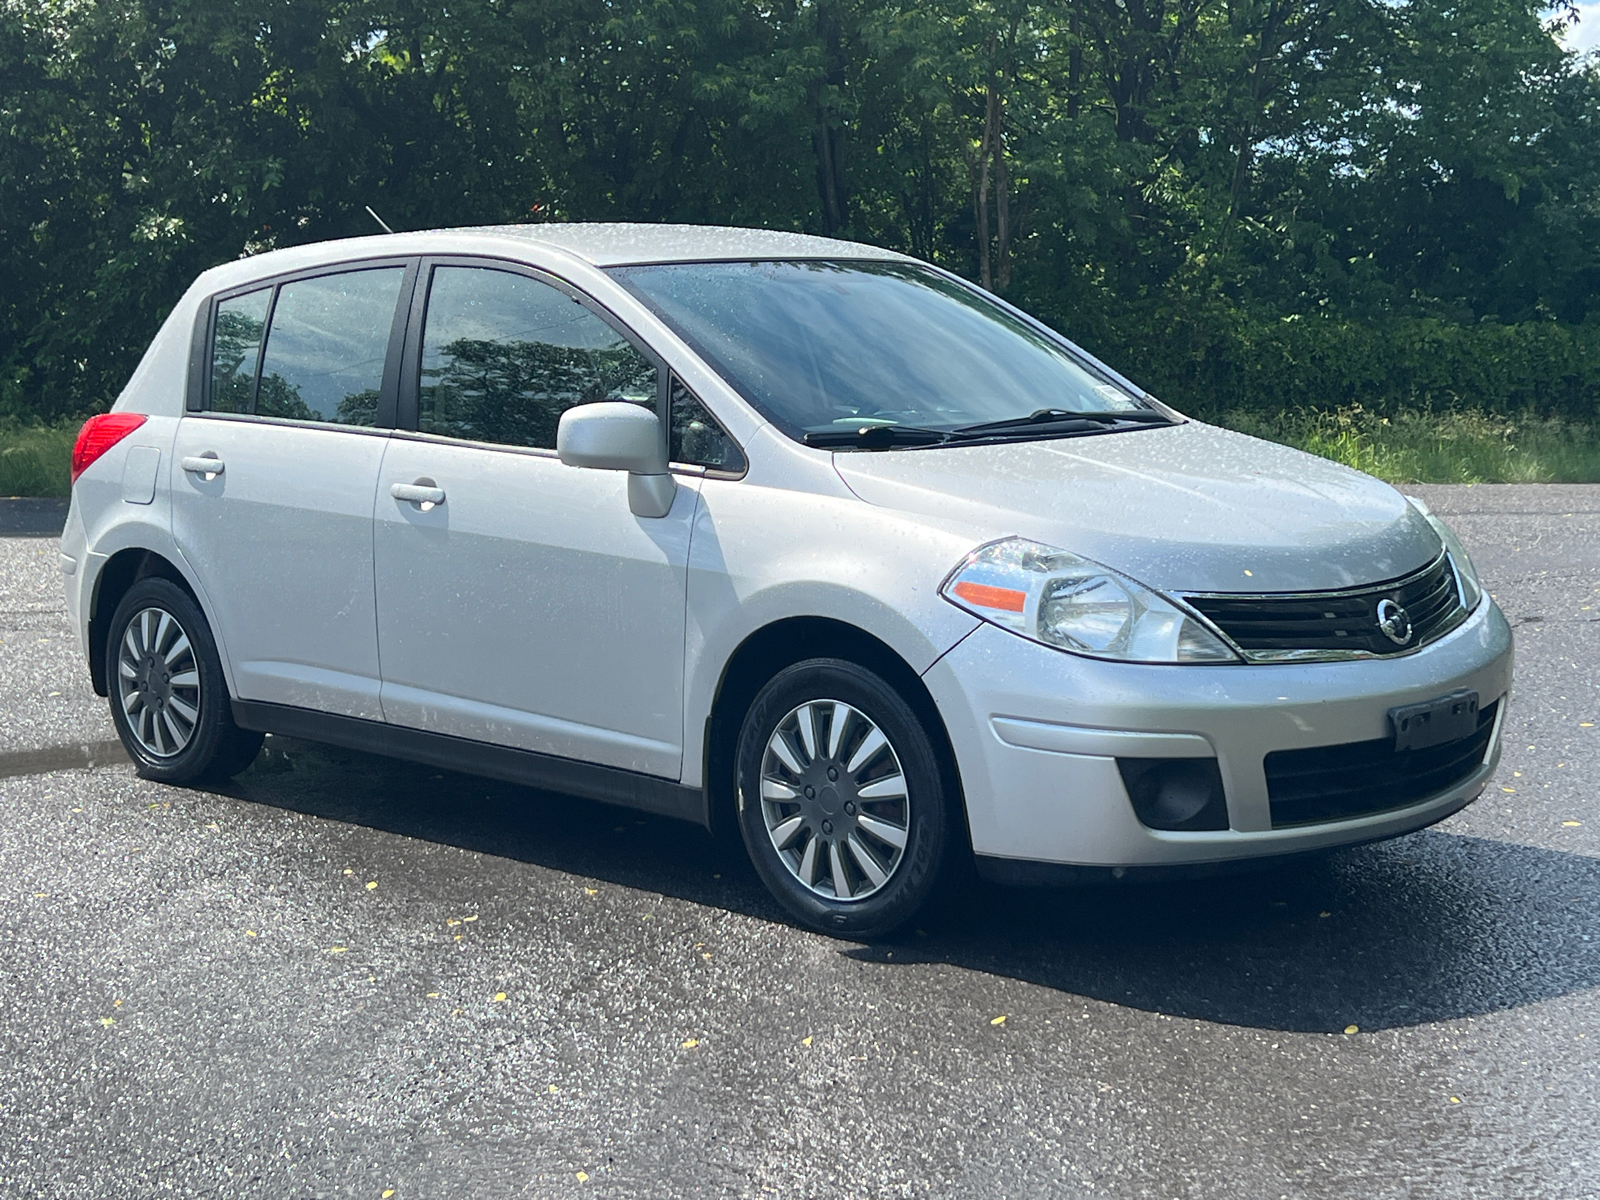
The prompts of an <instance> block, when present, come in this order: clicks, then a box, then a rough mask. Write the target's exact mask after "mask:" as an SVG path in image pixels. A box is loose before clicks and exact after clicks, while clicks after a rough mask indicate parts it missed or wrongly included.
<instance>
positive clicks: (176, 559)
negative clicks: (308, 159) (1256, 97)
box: [61, 225, 1511, 936]
mask: <svg viewBox="0 0 1600 1200" xmlns="http://www.w3.org/2000/svg"><path fill="white" fill-rule="evenodd" d="M73 477H74V484H73V500H72V509H71V513H70V515H69V517H68V520H67V527H66V531H65V534H64V537H63V542H62V557H61V569H62V571H63V572H64V573H65V575H66V584H67V598H68V603H69V606H70V609H71V612H72V614H73V616H74V619H75V620H76V622H77V626H78V629H79V630H80V633H81V638H82V646H83V649H84V652H85V653H86V655H87V657H88V661H89V668H90V672H91V674H92V677H93V680H94V686H95V688H96V690H97V691H99V692H100V693H101V694H108V693H109V696H110V701H111V712H112V715H113V718H114V720H115V722H116V726H117V729H118V731H119V732H120V734H121V736H122V739H123V742H124V743H125V744H126V746H127V749H128V753H129V754H130V755H132V756H133V759H134V761H135V763H136V764H137V766H138V769H139V770H140V772H141V773H143V774H144V775H146V776H148V777H150V778H153V779H161V780H167V781H171V782H175V783H183V782H187V781H191V780H197V779H200V778H202V777H206V776H210V777H213V778H216V777H222V776H226V775H228V774H230V773H233V772H237V771H239V770H240V769H242V768H243V767H244V766H245V765H246V764H247V763H248V762H249V761H250V760H251V758H252V757H253V756H254V755H255V753H256V751H257V749H258V748H259V746H260V743H261V736H262V733H263V732H264V731H265V732H273V733H282V734H288V735H293V736H297V737H302V738H310V739H315V740H320V741H325V742H332V743H338V744H342V745H345V746H351V747H357V748H360V749H363V750H371V751H377V752H380V753H385V754H393V755H398V756H402V757H406V758H410V759H415V760H418V761H421V762H425V763H431V764H434V765H437V766H442V767H450V768H456V769H459V770H464V771H471V772H477V773H481V774H485V775H493V776H498V777H501V778H505V779H511V780H517V781H523V782H527V783H534V784H538V785H541V786H544V787H548V788H554V789H557V790H560V791H563V792H567V793H571V794H576V795H583V796H589V797H594V798H598V799H601V800H605V801H611V802H614V803H619V804H627V805H633V806H636V807H639V808H643V809H647V810H650V811H652V812H657V813H666V814H671V815H674V816H679V817H684V818H687V819H689V820H693V821H697V822H701V823H704V824H706V825H708V826H711V827H713V828H715V827H717V826H719V825H720V824H724V823H727V824H729V825H731V824H735V823H736V824H737V826H738V828H739V829H740V831H741V833H742V835H743V839H744V842H745V845H746V847H747V848H748V850H749V853H750V856H751V858H752V859H753V861H754V863H755V865H756V867H757V869H758V870H759V871H760V873H761V876H762V877H763V879H764V880H765V881H766V882H767V884H768V885H769V886H770V887H771V888H772V891H773V892H774V894H775V895H776V896H777V897H778V899H779V900H780V901H782V903H783V904H784V905H785V906H786V907H787V908H788V910H789V911H790V912H792V913H793V914H794V915H795V916H796V917H797V918H798V919H799V920H801V921H803V922H805V923H807V924H809V925H812V926H814V927H817V928H820V929H825V930H829V931H835V932H840V933H845V934H850V935H857V936H865V935H873V934H878V933H882V932H885V931H887V930H889V929H891V928H893V927H895V926H897V925H899V924H901V923H903V922H904V921H906V920H907V919H908V918H910V916H911V915H912V914H913V913H914V912H915V911H916V909H917V908H918V906H919V905H920V904H921V903H922V902H923V901H924V900H925V899H926V897H927V896H928V894H929V892H930V890H931V889H932V888H933V887H934V886H935V883H936V880H937V878H938V876H939V874H940V870H941V867H942V866H943V865H945V864H946V863H947V862H948V861H950V860H951V859H952V856H955V855H965V854H968V853H970V854H973V855H975V856H976V862H977V864H978V867H979V869H980V871H981V872H982V873H984V874H985V875H987V876H989V877H991V878H998V879H1003V880H1011V881H1048V880H1050V879H1053V878H1061V877H1071V876H1074V875H1082V874H1084V873H1085V870H1086V869H1092V870H1091V871H1090V873H1094V872H1095V871H1109V872H1110V873H1113V874H1116V875H1121V874H1123V873H1124V871H1125V870H1126V869H1127V868H1130V867H1145V866H1154V867H1170V866H1175V865H1196V864H1202V865H1210V864H1217V863H1223V862H1228V861H1231V860H1239V859H1245V858H1253V857H1260V856H1267V855H1280V854H1287V853H1293V852H1297V851H1306V850H1313V849H1320V848H1325V847H1330V846H1336V845H1340V844H1345V843H1352V842H1360V841H1368V840H1372V839H1376V838H1383V837H1392V836H1394V835H1397V834H1403V833H1406V832H1408V831H1410V830H1414V829H1418V828H1421V827H1422V826H1425V825H1429V824H1431V823H1433V822H1435V821H1438V820H1439V819H1441V818H1442V817H1444V816H1447V815H1448V814H1450V813H1452V812H1455V811H1456V810H1457V809H1460V808H1461V807H1463V806H1464V805H1466V804H1467V803H1469V802H1470V801H1471V800H1472V799H1473V798H1474V797H1475V796H1477V794H1478V793H1479V792H1480V791H1481V790H1482V789H1483V786H1484V784H1485V782H1486V781H1487V780H1488V778H1489V776H1490V774H1491V772H1492V771H1493V769H1494V766H1495V764H1496V762H1497V760H1498V756H1499V733H1500V726H1501V722H1502V721H1503V720H1504V715H1505V703H1506V698H1507V695H1508V691H1509V688H1510V684H1511V634H1510V630H1509V628H1508V627H1507V624H1506V621H1505V619H1504V617H1503V616H1502V615H1501V613H1500V612H1499V610H1498V609H1497V608H1496V606H1495V604H1494V603H1493V601H1492V600H1491V599H1489V598H1488V597H1487V596H1485V595H1483V593H1482V590H1481V588H1480V587H1479V585H1478V581H1477V579H1476V577H1475V575H1474V573H1473V568H1472V564H1471V562H1470V561H1469V560H1468V558H1467V555H1466V554H1465V553H1464V552H1463V550H1462V548H1461V546H1460V544H1459V542H1457V540H1456V539H1455V537H1454V536H1453V535H1452V534H1451V532H1450V531H1449V530H1448V529H1447V528H1446V527H1445V526H1444V525H1443V524H1442V523H1441V522H1439V521H1438V520H1437V519H1435V518H1434V517H1432V516H1431V515H1430V514H1429V512H1428V510H1427V508H1426V507H1425V506H1423V505H1422V504H1421V503H1419V502H1418V501H1415V500H1410V501H1408V500H1407V499H1406V498H1405V497H1403V496H1401V495H1400V494H1399V493H1397V492H1395V491H1394V490H1393V489H1392V488H1390V487H1388V486H1387V485H1385V484H1382V483H1379V482H1377V481H1376V480H1373V479H1370V478H1368V477H1366V476H1364V475H1361V474H1358V473H1357V472H1354V471H1350V470H1347V469H1345V468H1343V467H1340V466H1336V465H1334V464H1332V463H1329V462H1325V461H1323V460H1321V459H1318V458H1313V457H1311V456H1309V455H1305V454H1301V453H1298V452H1296V451H1293V450H1288V449H1285V448H1282V447H1279V446H1275V445H1270V444H1268V443H1265V442H1260V441H1255V440H1252V439H1250V438H1247V437H1242V436H1240V435H1238V434H1234V433H1229V432H1226V431H1224V430H1221V429H1217V428H1214V427H1211V426H1208V425H1204V424H1201V423H1199V422H1196V421H1191V420H1187V419H1185V418H1184V417H1182V416H1181V415H1179V414H1178V413H1176V412H1174V411H1173V410H1171V409H1170V408H1167V407H1166V406H1164V405H1162V404H1160V403H1158V402H1157V401H1156V400H1154V399H1153V398H1152V397H1150V396H1148V395H1146V394H1145V393H1144V392H1143V391H1142V390H1140V389H1139V388H1138V387H1137V386H1135V385H1134V384H1133V383H1131V382H1129V381H1128V380H1127V379H1125V378H1124V377H1123V376H1122V375H1120V374H1118V373H1117V372H1116V371H1113V370H1111V369H1110V368H1109V367H1107V366H1105V365H1104V364H1102V363H1100V362H1098V361H1096V360H1095V359H1094V358H1093V357H1091V356H1090V355H1088V354H1085V353H1084V352H1083V351H1082V350H1080V349H1078V348H1077V347H1076V346H1074V345H1073V344H1072V343H1070V342H1068V341H1066V340H1065V339H1064V338H1062V337H1061V336H1060V335H1059V334H1057V333H1055V332H1053V331H1052V330H1050V329H1049V328H1047V327H1046V326H1044V325H1042V324H1040V323H1039V322H1038V321H1035V320H1033V319H1032V318H1030V317H1029V316H1027V315H1026V314H1025V313H1022V312H1020V311H1018V310H1017V309H1015V308H1013V307H1011V306H1009V305H1007V304H1005V303H1004V302H1002V301H999V300H997V299H995V298H994V297H993V296H990V295H988V294H987V293H985V292H983V291H980V290H979V289H977V288H975V287H973V286H971V285H970V284H967V283H965V282H963V281H962V280H961V279H959V278H957V277H955V276H953V275H951V274H949V273H948V272H945V271H942V270H939V269H938V268H935V267H932V266H929V265H927V264H925V263H920V262H917V261H915V260H913V259H909V258H906V257H905V256H903V255H899V254H894V253H891V252H888V251H883V250H877V249H873V248H871V247H867V246H860V245H853V244H849V243H844V242H838V241H830V240H825V239H821V238H813V237H806V236H801V235H796V234H783V233H766V232H759V231H752V230H737V229H714V228H701V227H687V226H661V225H653V226H643V225H633V226H630V225H565V226H564V225H535V226H517V227H506V228H482V229H461V230H442V231H436V232H429V233H414V234H400V235H395V236H390V237H374V238H362V239H357V240H352V241H342V242H329V243H323V244H319V245H312V246H305V247H300V248H297V249H292V250H281V251H275V252H273V253H270V254H263V255H260V256H259V257H255V258H249V259H245V260H242V261H239V262H233V263H229V264H227V265H224V266H220V267H217V268H215V269H213V270H211V271H207V272H206V273H205V274H204V275H202V276H201V277H200V278H199V280H198V281H197V282H196V283H195V285H194V286H193V287H192V288H191V289H190V290H189V292H188V293H187V294H186V295H185V296H184V298H183V299H182V300H181V301H180V302H179V304H178V305H177V307H176V308H175V309H174V310H173V312H172V314H171V316H170V317H169V318H168V320H167V322H166V324H165V325H164V326H163V327H162V329H161V332H160V333H159V334H158V335H157V337H156V339H155V341H154V343H153V344H152V345H151V347H150V349H149V351H148V353H147V354H146V355H145V357H144V360H143V362H142V363H141V364H140V366H139V368H138V370H137V371H136V372H135V374H134V376H133V378H132V380H131V381H130V382H129V384H128V386H127V388H126V390H124V392H123V393H122V395H121V397H120V398H119V399H118V401H117V403H116V405H115V407H114V409H113V410H112V412H110V413H109V414H107V415H105V416H101V417H95V418H93V419H92V420H90V421H89V423H88V424H87V425H86V426H85V427H84V430H83V433H82V435H81V437H80V438H79V441H78V445H77V448H76V450H75V452H74V459H73Z"/></svg>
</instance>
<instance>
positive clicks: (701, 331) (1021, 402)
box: [610, 261, 1152, 444]
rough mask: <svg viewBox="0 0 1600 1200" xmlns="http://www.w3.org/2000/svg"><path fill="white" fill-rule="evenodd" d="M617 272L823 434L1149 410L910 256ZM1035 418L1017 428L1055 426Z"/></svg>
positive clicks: (785, 420)
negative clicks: (894, 259)
mask: <svg viewBox="0 0 1600 1200" xmlns="http://www.w3.org/2000/svg"><path fill="white" fill-rule="evenodd" d="M610 274H611V275H612V276H613V277H615V278H616V279H617V280H618V281H619V282H621V283H622V284H623V285H624V286H626V287H628V288H629V289H630V290H631V291H632V292H634V294H635V295H637V296H639V297H640V298H641V299H642V300H643V301H644V302H645V303H646V304H648V305H649V306H650V307H651V308H652V309H653V310H654V311H655V312H656V314H657V315H658V316H660V317H661V318H662V319H663V320H664V321H666V323H667V324H668V325H670V326H671V327H672V328H673V329H674V330H675V331H676V332H677V333H678V334H679V335H680V336H681V337H683V338H684V340H685V341H687V342H689V343H690V345H692V346H694V348H695V349H696V350H697V351H698V352H699V353H700V354H701V355H702V356H703V357H704V358H705V359H706V360H707V361H708V362H709V363H710V364H711V365H712V366H714V367H715V368H716V369H717V371H718V372H719V373H720V374H721V375H722V376H723V378H724V379H726V380H727V381H728V382H729V383H730V384H732V385H733V386H734V387H735V388H737V389H738V390H739V392H740V393H741V394H743V395H744V396H745V397H746V399H748V400H749V401H750V402H751V403H752V404H754V405H755V406H756V407H757V408H758V409H760V410H761V412H762V413H763V414H764V415H765V416H766V417H767V418H768V419H769V420H771V421H772V422H773V423H774V424H776V425H777V426H778V427H779V428H781V429H783V430H784V431H785V432H786V433H788V434H789V435H790V436H791V437H806V436H807V435H811V436H810V437H809V438H807V440H811V441H813V443H814V444H817V443H816V438H817V435H820V434H825V433H827V432H829V431H842V430H846V429H848V430H860V429H862V428H863V427H869V426H913V427H916V428H918V429H930V430H939V431H947V430H957V429H962V428H965V427H969V426H973V425H980V424H987V423H989V422H995V421H1002V422H1007V421H1018V422H1026V421H1027V419H1028V418H1029V417H1033V416H1035V415H1037V414H1041V410H1052V411H1056V410H1059V411H1061V412H1063V413H1080V412H1081V413H1117V412H1139V413H1143V414H1150V413H1151V412H1152V410H1151V406H1150V405H1148V404H1146V403H1144V402H1142V401H1141V400H1139V399H1137V398H1136V397H1135V396H1134V395H1133V394H1132V393H1130V392H1129V391H1128V390H1126V389H1125V388H1124V387H1122V386H1120V385H1118V384H1117V383H1116V382H1115V381H1113V380H1112V379H1111V378H1109V377H1108V376H1106V375H1103V374H1102V373H1101V372H1099V371H1097V370H1096V369H1095V368H1094V367H1093V366H1092V365H1090V364H1089V363H1088V362H1086V361H1084V360H1082V359H1080V358H1078V357H1077V356H1076V355H1074V354H1073V353H1072V352H1071V351H1070V350H1069V349H1068V348H1067V347H1066V346H1064V345H1063V344H1061V343H1060V342H1058V341H1057V340H1055V339H1054V338H1052V337H1051V336H1050V335H1048V334H1046V333H1043V332H1040V331H1039V330H1037V329H1035V328H1033V327H1032V326H1030V325H1028V324H1027V323H1026V322H1024V321H1022V320H1019V319H1018V318H1016V317H1014V316H1012V315H1011V314H1010V313H1008V312H1007V311H1006V310H1005V309H1003V308H1002V307H1000V306H999V305H998V304H995V303H993V302H992V301H990V300H988V299H986V298H985V297H984V296H983V295H982V294H981V293H980V292H978V291H976V290H975V289H972V288H968V287H965V286H963V285H961V284H959V283H957V282H954V281H952V280H949V279H946V278H945V277H943V276H942V275H939V274H937V273H936V272H934V271H930V270H927V269H926V268H923V267H919V266H916V265H914V264H910V263H885V262H823V261H798V262H722V263H670V264H666V265H661V266H636V267H613V268H612V269H611V271H610ZM1031 428H1033V427H1032V426H1030V427H1029V429H1031ZM1037 428H1038V432H1037V433H1036V434H1034V433H1030V432H1029V429H1023V430H1018V431H1014V436H1023V437H1026V436H1047V431H1046V429H1045V428H1044V426H1043V425H1040V426H1038V427H1037Z"/></svg>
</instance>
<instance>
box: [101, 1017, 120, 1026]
mask: <svg viewBox="0 0 1600 1200" xmlns="http://www.w3.org/2000/svg"><path fill="white" fill-rule="evenodd" d="M116 1023H117V1019H116V1018H115V1017H101V1018H100V1024H102V1025H106V1026H111V1025H115V1024H116Z"/></svg>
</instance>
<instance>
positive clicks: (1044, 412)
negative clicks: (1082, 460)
mask: <svg viewBox="0 0 1600 1200" xmlns="http://www.w3.org/2000/svg"><path fill="white" fill-rule="evenodd" d="M1079 421H1085V422H1091V423H1093V424H1094V425H1115V424H1117V423H1118V422H1120V421H1131V422H1133V423H1134V424H1136V425H1170V424H1171V423H1172V419H1171V418H1170V417H1168V416H1166V415H1164V414H1162V413H1158V412H1155V411H1152V410H1146V409H1137V410H1131V409H1130V410H1123V411H1121V412H1074V411H1072V410H1071V409H1066V408H1040V409H1036V410H1034V411H1033V412H1031V413H1029V414H1028V415H1027V416H1025V417H1011V418H1008V419H1007V420H1004V421H980V422H978V424H976V425H963V426H961V427H960V428H959V429H953V430H951V431H950V432H951V433H952V434H953V435H954V436H957V437H969V436H971V435H974V434H977V435H979V436H981V435H983V434H986V433H1000V432H1003V431H1005V430H1008V429H1029V428H1032V427H1033V426H1036V425H1037V426H1050V425H1071V424H1073V423H1075V422H1079Z"/></svg>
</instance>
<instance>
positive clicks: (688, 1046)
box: [678, 1038, 700, 1050]
mask: <svg viewBox="0 0 1600 1200" xmlns="http://www.w3.org/2000/svg"><path fill="white" fill-rule="evenodd" d="M699 1044H700V1039H699V1038H684V1039H683V1041H681V1042H679V1043H678V1045H679V1046H681V1047H682V1048H683V1049H685V1050H693V1049H694V1048H695V1047H696V1046H698V1045H699Z"/></svg>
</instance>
